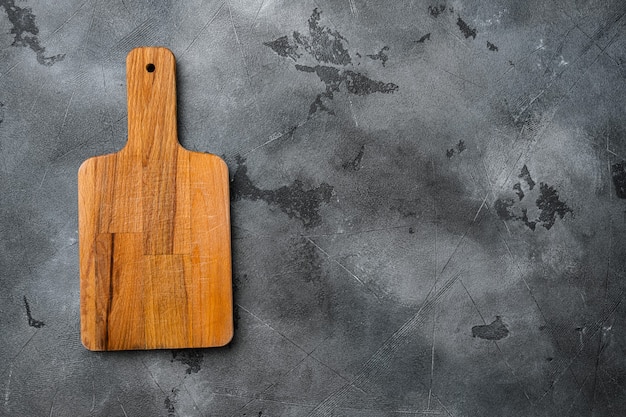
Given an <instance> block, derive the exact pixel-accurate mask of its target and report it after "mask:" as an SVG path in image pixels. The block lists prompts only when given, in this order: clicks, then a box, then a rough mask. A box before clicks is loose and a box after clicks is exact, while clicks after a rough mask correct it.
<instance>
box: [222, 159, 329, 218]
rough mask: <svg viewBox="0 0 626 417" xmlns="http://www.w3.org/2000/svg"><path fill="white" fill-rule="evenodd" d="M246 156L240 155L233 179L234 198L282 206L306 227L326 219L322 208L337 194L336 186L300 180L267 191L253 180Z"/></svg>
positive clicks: (290, 215)
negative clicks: (305, 182) (314, 184)
mask: <svg viewBox="0 0 626 417" xmlns="http://www.w3.org/2000/svg"><path fill="white" fill-rule="evenodd" d="M245 162H246V161H245V159H244V158H242V157H237V169H236V171H235V174H234V176H233V180H232V192H231V194H232V198H233V200H234V201H238V200H241V199H247V200H251V201H257V200H262V201H265V202H266V203H267V204H270V205H273V206H276V207H278V208H279V209H280V210H281V211H282V212H284V213H285V214H287V215H288V216H289V217H290V218H296V219H298V220H300V221H301V222H302V224H303V225H304V227H306V228H310V227H315V226H318V225H319V224H320V223H321V221H322V218H321V216H320V214H319V210H320V207H321V205H322V204H325V203H328V202H329V201H330V198H331V196H332V193H333V187H332V186H330V185H328V184H327V183H325V182H323V183H321V184H320V185H319V186H317V187H315V188H308V189H307V187H305V185H304V183H303V182H302V181H300V180H295V181H294V182H293V183H292V184H291V185H288V186H282V187H280V188H277V189H275V190H263V189H261V188H259V187H257V186H256V185H254V184H253V183H252V180H251V179H250V177H249V176H248V168H247V167H246V163H245Z"/></svg>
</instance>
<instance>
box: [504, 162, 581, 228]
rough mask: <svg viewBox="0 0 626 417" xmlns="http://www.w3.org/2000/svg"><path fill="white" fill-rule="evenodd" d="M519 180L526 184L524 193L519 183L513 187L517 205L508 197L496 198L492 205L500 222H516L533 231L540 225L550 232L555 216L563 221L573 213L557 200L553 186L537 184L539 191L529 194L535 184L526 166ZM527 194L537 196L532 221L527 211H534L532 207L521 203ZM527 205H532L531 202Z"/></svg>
mask: <svg viewBox="0 0 626 417" xmlns="http://www.w3.org/2000/svg"><path fill="white" fill-rule="evenodd" d="M519 178H522V179H523V180H524V181H525V182H526V184H528V189H526V193H525V192H524V189H523V187H522V183H521V182H517V183H515V184H514V185H513V191H515V194H517V199H518V202H519V205H516V203H515V200H514V199H513V198H508V197H501V198H498V199H497V200H496V201H495V203H494V209H495V211H496V214H497V215H498V217H500V218H501V219H502V220H504V221H509V220H518V221H520V222H522V223H523V224H524V225H525V226H527V227H528V228H529V229H530V230H533V231H534V230H535V229H536V227H537V225H538V224H541V225H542V226H543V227H544V228H545V229H546V230H550V229H551V228H552V226H554V223H555V221H556V218H557V216H558V217H559V218H561V219H563V217H564V216H565V215H566V214H567V213H573V211H572V209H571V208H569V207H568V206H567V204H566V203H564V202H563V201H561V200H560V199H559V194H558V192H557V190H556V189H555V188H554V187H553V186H551V185H548V184H545V183H543V182H541V183H539V190H538V191H535V192H534V193H532V192H531V191H532V190H533V188H534V187H535V184H536V183H535V181H533V179H532V178H531V177H530V172H529V171H528V167H526V165H524V167H523V168H522V172H521V174H520V175H519ZM527 193H530V194H531V195H532V194H534V195H538V196H537V198H536V200H535V206H536V211H537V215H536V216H533V217H534V218H533V220H531V219H530V218H529V217H528V210H529V208H532V209H534V207H529V206H528V203H526V202H525V201H524V203H522V199H523V198H524V197H525V196H526V195H527ZM531 201H532V200H531ZM529 204H531V205H532V202H531V203H529Z"/></svg>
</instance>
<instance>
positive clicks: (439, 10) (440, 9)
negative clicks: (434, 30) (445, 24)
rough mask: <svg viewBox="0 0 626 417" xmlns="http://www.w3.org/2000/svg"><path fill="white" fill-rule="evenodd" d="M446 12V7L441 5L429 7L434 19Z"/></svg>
mask: <svg viewBox="0 0 626 417" xmlns="http://www.w3.org/2000/svg"><path fill="white" fill-rule="evenodd" d="M445 11H446V5H445V4H440V5H438V6H428V13H430V15H431V16H432V17H434V18H437V17H439V15H440V14H441V13H443V12H445Z"/></svg>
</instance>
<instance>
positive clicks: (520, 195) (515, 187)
mask: <svg viewBox="0 0 626 417" xmlns="http://www.w3.org/2000/svg"><path fill="white" fill-rule="evenodd" d="M513 190H515V194H517V198H519V200H520V201H522V199H523V198H524V191H522V184H521V183H519V182H518V183H515V185H513Z"/></svg>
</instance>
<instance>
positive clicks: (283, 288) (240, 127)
mask: <svg viewBox="0 0 626 417" xmlns="http://www.w3.org/2000/svg"><path fill="white" fill-rule="evenodd" d="M625 13H626V3H625V2H623V1H621V0H612V1H605V0H602V1H601V0H597V1H593V0H590V1H582V0H530V1H523V2H522V1H518V0H495V1H486V0H482V1H479V0H462V1H461V0H458V1H422V0H419V1H408V0H398V1H393V2H382V1H379V2H374V1H369V2H366V1H364V0H341V1H340V0H335V1H330V0H310V1H308V0H307V1H297V2H296V1H286V0H249V1H244V0H228V1H226V2H222V1H213V0H204V1H200V0H194V1H185V2H175V1H156V0H155V1H147V2H132V1H128V0H126V1H124V0H117V1H99V0H62V1H55V2H46V1H40V0H39V1H37V0H0V236H1V240H0V288H1V290H0V335H1V336H0V415H3V416H5V415H6V416H120V417H121V416H125V417H131V416H168V417H169V416H205V417H208V416H244V415H246V416H344V417H348V416H351V417H352V416H367V417H369V416H372V417H378V416H405V415H407V416H408V415H415V416H419V415H441V416H455V417H460V416H557V415H558V416H621V415H623V413H624V410H625V409H626V393H625V391H624V389H625V387H626V360H625V353H626V327H625V326H626V323H625V321H624V315H625V313H626V303H624V302H623V300H624V290H625V289H626V282H625V273H626V271H625V266H626V256H624V254H625V251H624V249H625V247H626V246H625V242H626V241H625V238H626V201H625V200H624V198H626V172H625V168H626V163H625V162H624V160H625V158H626V83H625V77H626V68H625V66H624V65H625V59H626V45H625V42H626V31H625V24H626V19H625V18H624V14H625ZM141 45H162V46H167V47H169V48H170V49H172V51H173V52H174V53H175V55H176V56H177V59H178V100H179V135H180V139H181V142H182V144H183V145H184V146H185V147H187V148H188V149H192V150H197V151H203V152H211V153H215V154H218V155H221V156H223V157H224V158H225V160H226V161H227V163H228V165H229V168H230V173H231V177H232V218H233V257H234V286H235V303H236V311H235V318H236V323H237V328H236V336H235V339H234V341H233V342H232V343H231V344H230V345H229V346H228V347H225V348H220V349H209V350H182V351H148V352H121V353H93V352H89V351H87V350H85V349H84V348H83V347H82V345H81V343H80V339H79V302H78V301H79V294H78V257H77V203H76V196H77V191H76V173H77V169H78V166H79V165H80V163H81V162H82V161H83V160H85V159H87V158H89V157H91V156H94V155H100V154H105V153H109V152H113V151H116V150H118V149H120V148H121V147H122V146H123V145H124V143H125V136H126V122H127V121H126V96H125V94H126V91H125V66H124V60H125V56H126V54H127V53H128V51H129V50H130V49H131V48H133V47H135V46H141Z"/></svg>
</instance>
